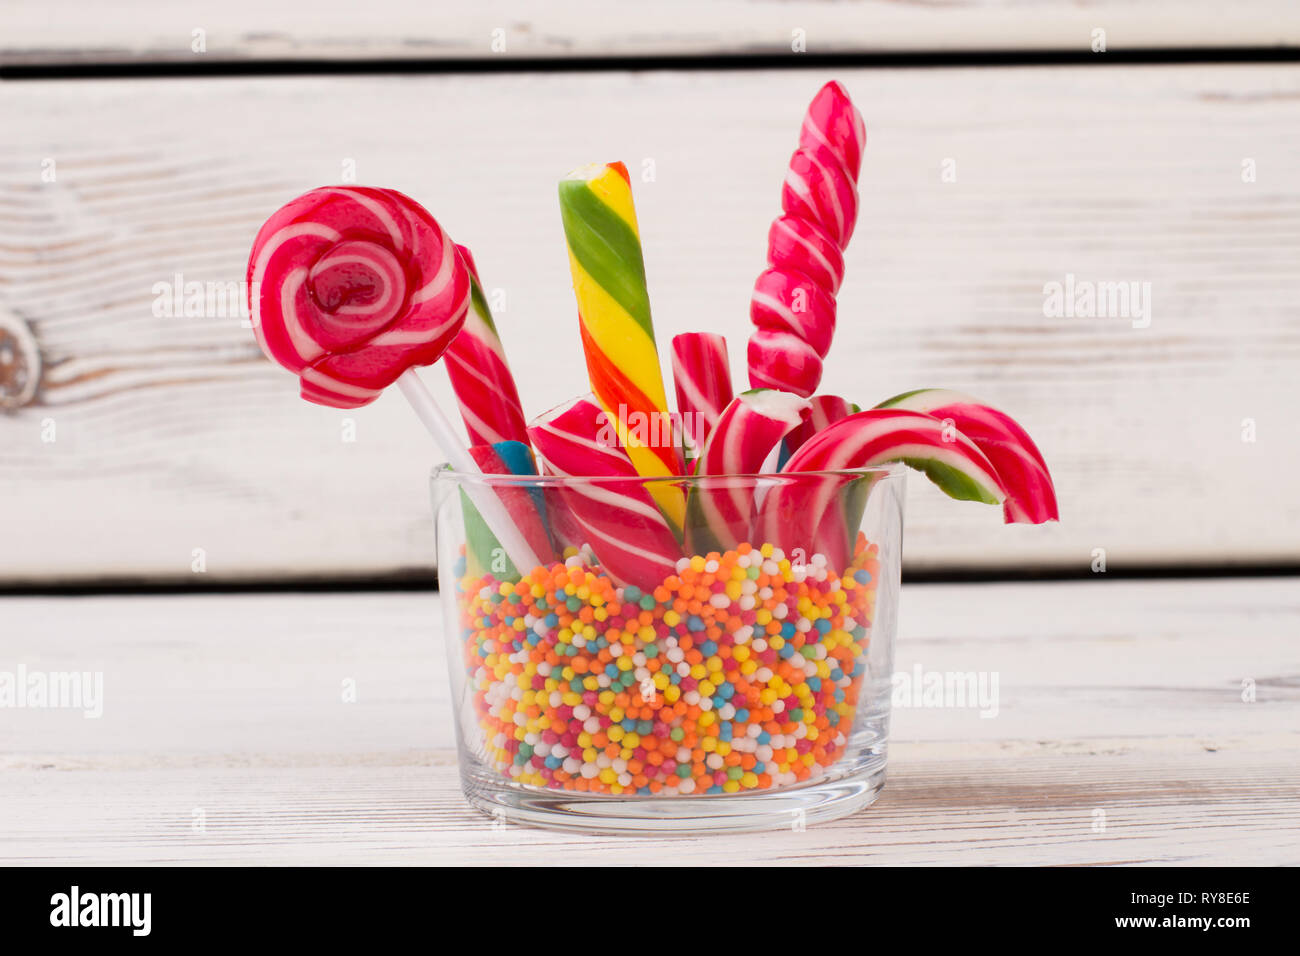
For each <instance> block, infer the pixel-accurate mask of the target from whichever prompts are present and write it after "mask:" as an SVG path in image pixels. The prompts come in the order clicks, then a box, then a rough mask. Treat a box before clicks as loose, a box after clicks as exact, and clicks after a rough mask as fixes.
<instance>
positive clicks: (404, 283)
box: [248, 186, 470, 408]
mask: <svg viewBox="0 0 1300 956" xmlns="http://www.w3.org/2000/svg"><path fill="white" fill-rule="evenodd" d="M248 285H249V300H250V301H249V307H250V310H251V314H252V319H253V327H254V330H255V332H256V334H257V341H258V343H259V344H260V345H261V346H262V351H263V352H265V353H266V354H267V356H268V357H269V358H271V360H272V361H274V362H277V363H279V364H280V365H282V366H284V367H285V368H287V369H288V370H289V371H291V372H293V373H295V374H296V375H298V376H299V377H300V378H301V380H302V397H303V398H305V399H307V400H308V401H311V402H316V403H317V404H320V405H331V406H333V407H335V408H357V407H360V406H362V405H365V404H368V403H369V402H372V401H374V400H375V399H376V398H378V397H379V394H380V392H381V391H382V390H383V389H384V388H385V387H386V386H388V385H390V384H392V383H393V382H394V381H395V380H396V379H397V377H398V376H399V375H401V374H402V373H403V372H405V371H406V370H407V369H408V368H411V367H412V366H416V365H431V364H433V363H434V362H436V361H438V359H439V357H441V355H442V353H443V350H444V349H446V347H447V344H448V343H449V342H451V340H452V339H453V338H454V337H455V335H456V333H457V332H458V331H459V330H460V327H461V324H462V323H463V322H464V321H465V313H466V310H467V308H468V306H469V290H470V280H469V272H468V270H467V269H466V268H465V265H464V263H462V262H461V259H460V256H459V255H458V254H457V252H456V248H455V246H454V245H453V244H452V242H451V240H450V239H449V238H448V237H447V234H446V232H444V231H443V229H442V227H441V226H439V225H438V223H437V222H436V221H435V220H434V218H433V217H432V216H430V215H429V213H428V212H427V211H426V210H425V209H424V207H422V206H421V205H420V204H419V203H417V202H415V201H414V200H412V199H409V198H408V197H406V196H403V195H402V194H401V193H399V192H396V191H395V190H392V189H371V188H367V187H359V186H325V187H322V188H320V189H313V190H312V191H311V192H309V193H306V194H305V195H302V196H299V197H298V198H297V199H295V200H293V201H292V202H290V203H288V204H287V205H285V206H283V207H281V208H280V210H279V211H277V212H276V213H275V214H274V215H273V216H271V218H270V219H268V220H267V221H266V224H265V225H263V226H262V228H261V230H260V231H259V232H258V234H257V239H256V240H255V241H254V242H253V251H252V253H251V254H250V255H249V260H248Z"/></svg>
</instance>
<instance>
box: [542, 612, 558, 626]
mask: <svg viewBox="0 0 1300 956" xmlns="http://www.w3.org/2000/svg"><path fill="white" fill-rule="evenodd" d="M542 623H543V624H545V625H546V626H547V627H556V626H558V625H559V623H560V616H559V615H558V614H554V613H551V614H548V615H546V617H545V618H544V619H543V620H542Z"/></svg>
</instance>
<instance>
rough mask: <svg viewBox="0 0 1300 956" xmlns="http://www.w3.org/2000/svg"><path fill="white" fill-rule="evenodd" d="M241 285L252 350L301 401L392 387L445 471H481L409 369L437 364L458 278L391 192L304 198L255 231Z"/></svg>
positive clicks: (501, 526)
mask: <svg viewBox="0 0 1300 956" xmlns="http://www.w3.org/2000/svg"><path fill="white" fill-rule="evenodd" d="M248 288H249V308H250V313H251V316H252V320H253V328H254V331H255V333H256V335H257V341H258V343H259V344H260V345H261V347H262V350H263V351H264V352H265V353H266V354H267V356H268V357H269V358H270V359H271V360H272V361H274V362H276V363H278V364H279V365H282V366H283V367H284V368H286V369H288V370H289V371H291V372H293V373H294V374H295V375H297V376H298V377H299V379H300V380H301V383H302V384H301V391H302V397H303V398H305V399H307V400H308V401H311V402H316V403H317V404H319V405H329V406H332V407H334V408H358V407H360V406H362V405H366V404H369V403H370V402H373V401H374V400H375V399H376V398H378V397H379V395H380V394H381V393H382V391H383V389H384V388H386V387H387V386H389V385H391V384H392V383H393V382H397V383H398V387H399V388H401V390H402V394H404V395H405V396H406V398H407V400H408V401H410V403H411V407H412V408H413V409H414V410H415V412H416V414H417V415H418V416H419V418H420V420H421V421H422V422H424V424H425V426H426V427H427V428H428V429H429V431H430V433H431V434H432V435H433V437H434V440H435V441H436V442H437V443H438V445H439V446H440V447H441V449H442V453H443V454H444V455H446V456H447V460H448V461H449V462H450V463H451V465H452V467H453V468H455V470H456V471H458V472H461V473H462V474H469V475H476V474H480V473H481V472H480V471H479V468H478V466H477V465H476V464H475V463H474V459H473V458H472V457H470V455H469V452H468V451H466V449H465V447H464V446H463V445H462V444H461V442H460V440H459V438H457V436H456V432H455V429H454V428H452V426H451V423H450V422H449V421H447V417H446V416H445V415H444V414H443V413H442V410H441V409H440V408H439V407H438V405H437V403H436V402H435V401H434V400H433V396H432V395H430V394H429V391H428V389H426V388H425V386H424V383H423V382H421V381H420V379H419V377H418V376H417V375H416V374H415V371H414V369H415V366H419V365H432V364H433V363H434V362H436V361H438V359H439V358H441V357H442V354H443V352H444V350H445V349H446V348H447V345H448V343H449V342H451V340H452V339H453V338H454V337H455V336H456V333H457V332H459V331H460V328H461V325H462V324H463V323H464V321H465V314H466V312H467V310H468V307H469V295H470V276H469V271H468V270H467V269H466V267H465V264H464V263H463V262H462V261H461V257H460V254H459V253H458V252H457V251H456V248H455V246H454V245H453V244H452V242H451V239H450V238H449V237H448V236H447V233H446V232H445V231H444V230H443V228H442V227H441V226H440V225H438V223H437V221H436V220H435V219H434V218H433V217H432V216H431V215H429V213H428V211H427V210H426V209H425V208H424V207H423V206H421V205H420V204H419V203H417V202H415V200H413V199H410V198H409V197H407V196H404V195H402V194H401V193H399V192H397V191H396V190H392V189H372V188H368V187H362V186H325V187H322V188H320V189H313V190H312V191H311V192H309V193H306V194H304V195H302V196H299V197H298V198H297V199H294V200H293V201H291V202H289V203H288V204H287V205H285V206H283V207H281V208H280V209H279V210H278V211H277V212H275V213H274V214H273V215H272V216H271V218H270V219H268V220H267V221H266V223H265V224H264V225H263V226H262V228H261V229H260V230H259V231H258V233H257V238H256V239H255V240H254V242H253V249H252V252H251V253H250V254H249V259H248ZM467 493H469V494H470V496H471V499H472V500H473V502H474V505H475V507H477V508H478V509H479V511H480V513H481V514H482V515H483V519H484V521H486V522H487V524H488V526H489V527H490V528H491V530H492V532H493V534H495V535H496V537H497V539H498V540H499V541H500V542H501V545H502V547H504V548H505V549H506V552H507V554H508V555H509V556H510V559H511V560H512V561H513V562H514V564H515V566H516V567H518V568H532V567H534V566H536V564H537V563H538V562H537V556H536V555H535V554H534V553H533V551H532V549H531V548H530V547H529V545H528V542H527V541H526V540H525V539H524V537H523V536H522V535H521V534H520V533H519V530H518V529H517V528H516V527H515V526H514V523H513V522H512V521H510V518H509V516H508V515H507V514H506V513H505V511H504V509H503V508H502V507H501V504H500V502H499V501H497V499H496V498H495V497H493V495H492V494H491V493H490V492H488V491H487V490H486V489H484V488H482V487H475V488H473V489H472V490H469V491H468V492H467Z"/></svg>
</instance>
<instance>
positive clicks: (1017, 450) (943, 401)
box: [876, 388, 1060, 524]
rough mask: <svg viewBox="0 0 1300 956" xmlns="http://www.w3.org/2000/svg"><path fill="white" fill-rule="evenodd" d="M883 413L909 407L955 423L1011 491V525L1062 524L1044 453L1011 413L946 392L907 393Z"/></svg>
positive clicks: (1008, 509) (1008, 506) (1007, 503)
mask: <svg viewBox="0 0 1300 956" xmlns="http://www.w3.org/2000/svg"><path fill="white" fill-rule="evenodd" d="M876 407H877V408H903V409H908V410H909V411H914V412H924V413H925V414H927V415H931V416H933V417H934V418H937V419H939V420H940V421H951V422H952V423H953V425H954V426H956V428H957V430H958V431H960V432H961V433H962V434H963V435H965V436H966V437H967V438H969V439H970V440H971V441H972V442H974V443H975V445H976V446H977V447H978V448H979V449H980V451H982V452H984V454H985V455H987V456H988V459H989V461H991V462H992V463H993V467H994V468H996V469H997V472H998V477H999V478H1000V479H1001V480H1002V484H1003V486H1004V487H1005V488H1006V491H1007V500H1006V501H1005V502H1003V505H1002V510H1003V514H1004V515H1005V517H1006V521H1007V524H1016V523H1019V524H1042V523H1043V522H1045V521H1057V520H1059V518H1060V511H1059V509H1058V508H1057V504H1056V488H1055V487H1054V486H1053V484H1052V475H1051V473H1050V472H1049V471H1048V470H1047V462H1046V461H1045V460H1044V459H1043V455H1042V452H1040V451H1039V450H1038V446H1037V445H1035V444H1034V440H1033V439H1032V438H1030V437H1029V433H1028V432H1026V431H1025V430H1024V429H1023V428H1021V427H1020V425H1019V424H1018V423H1017V422H1016V421H1015V420H1014V419H1013V418H1012V417H1011V416H1010V415H1007V414H1006V413H1005V412H1000V411H998V410H997V409H996V408H993V407H991V406H989V405H985V404H984V403H982V402H980V401H979V400H978V399H975V398H971V397H970V396H969V395H963V394H962V393H961V392H953V391H949V390H948V389H946V388H922V389H918V390H916V391H914V392H904V393H903V394H902V395H896V396H894V397H893V398H891V399H888V400H887V401H884V402H881V403H880V404H879V405H878V406H876Z"/></svg>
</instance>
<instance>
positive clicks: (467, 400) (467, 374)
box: [443, 246, 528, 445]
mask: <svg viewBox="0 0 1300 956" xmlns="http://www.w3.org/2000/svg"><path fill="white" fill-rule="evenodd" d="M456 248H457V250H459V252H460V257H461V259H462V260H463V261H464V263H465V266H466V267H467V268H468V269H469V274H470V309H469V314H468V315H467V316H466V317H465V324H464V326H462V327H461V330H460V334H459V335H457V336H456V337H455V338H454V339H452V341H451V344H450V345H448V346H447V354H446V356H445V357H444V358H443V362H444V364H445V365H446V366H447V375H448V377H450V378H451V387H452V390H453V391H455V393H456V401H457V403H458V404H459V405H460V417H461V420H462V421H464V422H465V429H466V431H468V432H469V443H470V444H471V445H495V444H496V443H497V442H502V441H518V442H523V443H524V444H527V443H528V426H527V424H526V423H525V421H524V410H523V406H522V405H521V404H520V402H519V389H518V387H517V386H516V385H515V377H514V376H513V375H512V374H511V373H510V366H509V364H508V363H507V362H506V352H505V348H504V347H503V346H502V345H501V336H500V335H498V334H497V327H496V323H495V322H493V321H492V312H491V311H490V310H489V309H488V303H487V297H486V296H484V295H483V287H482V284H481V283H480V281H479V277H478V269H477V267H476V266H475V265H474V257H473V256H472V255H471V254H470V251H469V250H468V249H466V248H465V247H464V246H457V247H456Z"/></svg>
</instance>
